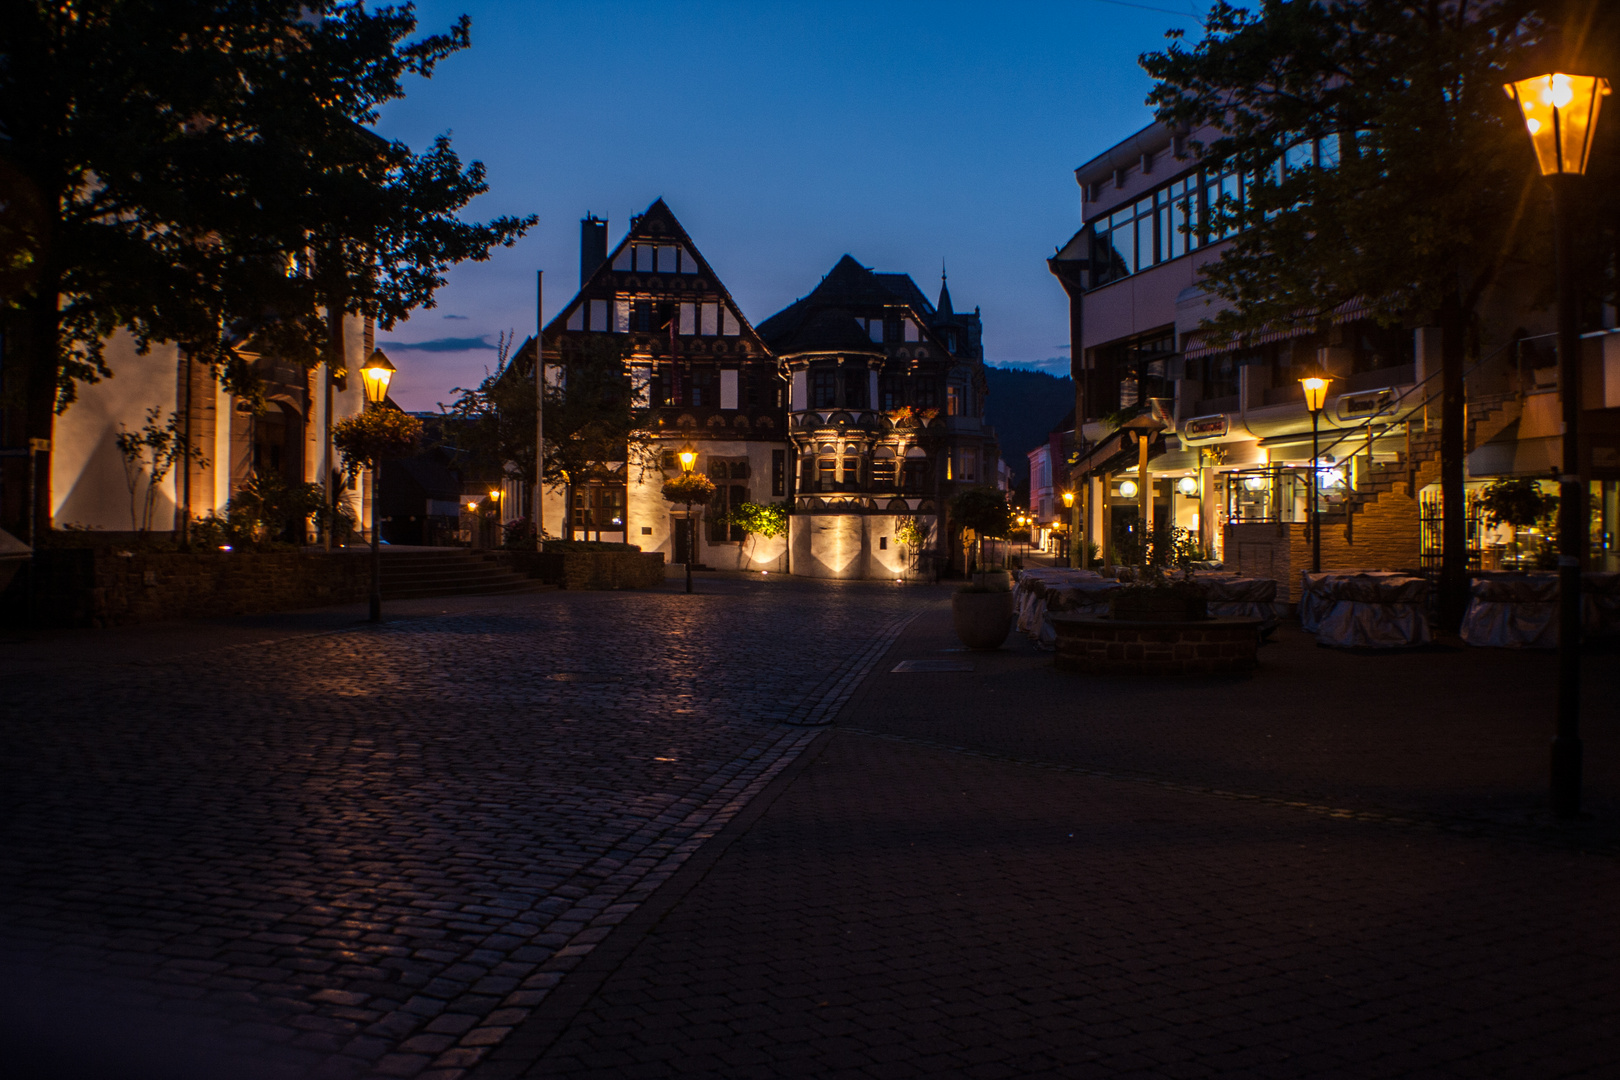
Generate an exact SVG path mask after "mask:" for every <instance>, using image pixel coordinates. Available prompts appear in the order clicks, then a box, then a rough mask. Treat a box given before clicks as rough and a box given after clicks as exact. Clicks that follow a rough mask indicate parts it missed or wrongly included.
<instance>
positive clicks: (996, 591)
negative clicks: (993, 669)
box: [950, 487, 1013, 649]
mask: <svg viewBox="0 0 1620 1080" xmlns="http://www.w3.org/2000/svg"><path fill="white" fill-rule="evenodd" d="M950 507H951V517H952V519H953V520H954V521H955V522H956V524H957V525H959V526H960V527H961V528H963V529H964V530H966V529H971V530H973V534H974V539H975V543H976V544H982V543H983V540H984V538H985V537H987V536H990V537H997V536H1001V537H1004V536H1006V535H1007V533H1008V532H1009V531H1010V530H1011V527H1012V508H1011V507H1009V506H1008V505H1007V500H1006V498H1005V497H1004V496H1003V495H1002V493H1001V492H1000V491H997V490H996V489H995V488H990V487H973V488H968V489H967V490H966V491H963V492H961V493H960V494H958V495H956V496H954V497H953V498H952V499H951V503H950ZM1012 615H1013V597H1012V587H1011V582H1010V580H1009V579H1008V576H1007V573H1006V571H1000V572H998V573H986V572H982V571H981V572H980V573H978V574H976V575H975V581H974V582H973V584H971V585H965V586H963V587H962V588H960V589H958V590H957V591H956V594H955V595H954V596H952V597H951V617H952V619H953V621H954V622H955V624H956V636H957V637H958V638H960V639H961V641H962V644H963V645H966V646H967V647H968V648H970V649H999V648H1001V646H1002V643H1003V642H1005V641H1006V640H1007V635H1008V634H1010V633H1011V632H1012Z"/></svg>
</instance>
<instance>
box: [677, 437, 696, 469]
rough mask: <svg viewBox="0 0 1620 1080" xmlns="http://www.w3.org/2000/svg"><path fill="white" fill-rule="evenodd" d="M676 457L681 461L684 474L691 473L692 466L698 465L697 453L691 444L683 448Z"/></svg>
mask: <svg viewBox="0 0 1620 1080" xmlns="http://www.w3.org/2000/svg"><path fill="white" fill-rule="evenodd" d="M675 456H676V457H677V458H678V459H679V460H680V463H681V471H682V472H691V471H692V466H693V465H696V464H697V451H696V450H695V449H693V447H692V444H691V443H687V444H686V445H685V446H683V447H681V449H680V452H679V453H677V454H676V455H675Z"/></svg>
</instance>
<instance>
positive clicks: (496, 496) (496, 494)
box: [489, 488, 501, 502]
mask: <svg viewBox="0 0 1620 1080" xmlns="http://www.w3.org/2000/svg"><path fill="white" fill-rule="evenodd" d="M489 501H490V502H500V501H501V489H500V488H490V489H489Z"/></svg>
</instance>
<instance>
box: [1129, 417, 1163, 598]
mask: <svg viewBox="0 0 1620 1080" xmlns="http://www.w3.org/2000/svg"><path fill="white" fill-rule="evenodd" d="M1119 426H1120V428H1121V429H1122V430H1125V431H1130V432H1134V433H1135V435H1136V448H1137V453H1136V484H1134V485H1132V487H1133V490H1132V491H1131V492H1130V493H1129V494H1127V493H1126V491H1125V484H1129V483H1130V481H1129V480H1127V481H1125V483H1122V484H1120V485H1119V493H1120V494H1121V495H1124V496H1125V497H1126V498H1127V499H1128V498H1130V497H1131V496H1132V495H1135V496H1137V502H1136V521H1137V525H1136V527H1137V528H1138V529H1140V530H1141V534H1140V535H1141V544H1142V565H1143V566H1146V565H1147V553H1148V548H1149V546H1150V545H1151V544H1152V542H1153V482H1152V481H1151V480H1150V479H1149V478H1148V451H1149V450H1150V449H1152V444H1153V437H1154V436H1155V435H1157V434H1158V433H1159V432H1161V431H1163V430H1164V422H1163V421H1162V420H1159V419H1158V418H1157V417H1155V416H1154V415H1153V410H1152V409H1151V408H1150V409H1147V410H1146V411H1143V412H1139V413H1137V414H1136V415H1135V416H1133V417H1131V418H1130V419H1129V420H1127V421H1125V422H1124V423H1123V424H1121V425H1119Z"/></svg>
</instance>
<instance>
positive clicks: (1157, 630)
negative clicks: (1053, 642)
mask: <svg viewBox="0 0 1620 1080" xmlns="http://www.w3.org/2000/svg"><path fill="white" fill-rule="evenodd" d="M1047 618H1048V620H1049V621H1050V622H1051V624H1052V626H1053V628H1054V629H1055V630H1056V631H1057V655H1056V657H1055V659H1054V663H1056V665H1057V666H1058V667H1059V668H1061V669H1063V670H1065V671H1084V672H1089V673H1091V674H1095V675H1230V674H1243V673H1246V672H1250V671H1253V670H1254V668H1255V667H1256V666H1257V665H1258V664H1259V646H1260V620H1259V619H1241V618H1214V619H1204V620H1199V621H1197V622H1171V623H1166V622H1128V621H1124V620H1118V619H1110V618H1105V617H1101V616H1096V615H1049V616H1047Z"/></svg>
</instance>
